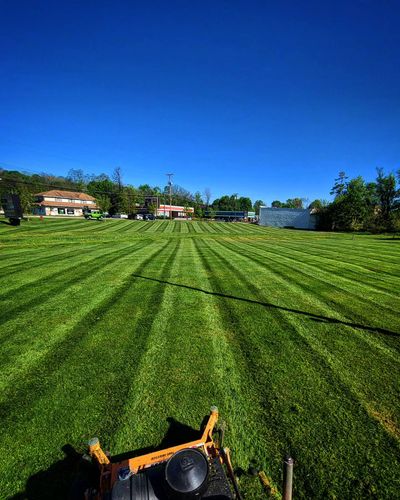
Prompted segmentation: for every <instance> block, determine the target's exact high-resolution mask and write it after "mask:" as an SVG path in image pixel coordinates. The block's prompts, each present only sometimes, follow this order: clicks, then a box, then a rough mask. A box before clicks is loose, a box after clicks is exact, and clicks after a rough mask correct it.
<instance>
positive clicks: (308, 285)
mask: <svg viewBox="0 0 400 500" xmlns="http://www.w3.org/2000/svg"><path fill="white" fill-rule="evenodd" d="M219 244H222V242H219ZM226 248H227V249H229V247H228V246H226ZM230 250H231V252H233V253H236V252H237V250H235V249H232V248H231V249H230ZM242 257H243V258H244V259H248V260H250V261H257V262H258V263H259V264H261V266H263V267H264V268H266V269H271V270H273V272H274V273H275V274H277V275H280V276H281V277H282V278H283V279H285V280H287V281H288V282H289V283H293V284H295V285H296V286H298V287H299V288H301V289H302V290H304V291H305V292H306V294H314V295H316V294H317V295H318V296H320V297H322V298H323V299H324V300H325V301H326V302H327V303H328V304H329V307H330V308H332V309H333V310H334V311H335V312H337V313H338V314H339V315H340V316H341V317H344V318H346V317H347V318H348V317H349V318H351V319H348V320H347V321H345V323H347V324H348V325H349V326H353V327H357V328H361V329H366V330H367V331H376V332H377V333H381V334H382V335H383V336H385V337H386V338H385V340H387V341H388V342H389V343H390V345H395V344H396V342H394V343H393V342H392V341H390V337H393V336H394V337H396V336H397V332H396V331H395V332H393V331H391V330H390V327H389V328H388V329H386V328H381V327H380V326H374V325H366V324H365V303H368V304H369V308H368V313H369V315H371V314H372V313H373V312H374V311H375V315H373V318H374V319H375V321H376V318H380V320H381V319H382V312H383V311H386V315H385V318H386V317H387V315H388V314H389V313H392V314H393V316H392V321H393V320H395V319H396V318H397V314H396V311H395V310H394V309H392V308H391V307H389V306H385V305H377V304H376V303H375V302H374V301H372V300H369V299H368V298H366V297H364V296H358V295H357V294H355V293H354V292H350V291H349V290H346V289H342V288H340V287H339V286H337V284H336V283H335V284H334V283H332V282H330V281H327V280H323V279H321V278H320V277H317V276H314V275H311V274H310V273H309V272H305V271H303V270H302V269H300V268H299V267H298V266H297V267H294V266H292V265H290V264H287V263H285V262H282V261H280V260H276V259H271V257H270V256H268V258H267V260H266V259H262V258H260V256H258V255H256V254H251V252H249V251H246V255H242ZM317 283H321V284H323V287H322V288H321V286H317ZM332 290H338V291H340V292H341V293H340V294H337V297H336V296H335V297H333V296H332V294H331V293H332ZM346 297H351V299H352V300H351V302H350V301H349V300H348V299H346ZM356 305H357V307H358V309H355V307H354V306H356ZM329 321H339V320H338V319H337V318H329ZM380 324H382V323H381V322H380Z"/></svg>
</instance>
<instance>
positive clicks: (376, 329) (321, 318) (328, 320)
mask: <svg viewBox="0 0 400 500" xmlns="http://www.w3.org/2000/svg"><path fill="white" fill-rule="evenodd" d="M132 276H134V277H136V278H141V279H144V280H149V281H156V282H158V283H164V284H165V285H170V286H177V287H180V288H186V289H188V290H192V291H195V292H201V293H204V294H206V295H214V296H216V297H222V298H225V299H232V300H238V301H240V302H247V303H250V304H256V305H259V306H262V307H266V308H270V309H278V310H280V311H285V312H290V313H294V314H299V315H302V316H306V317H308V318H309V319H311V320H313V321H317V322H319V323H332V324H339V325H343V326H350V327H351V328H358V329H360V330H365V331H368V332H374V333H381V334H383V335H389V336H392V337H398V336H400V333H399V332H392V331H391V330H386V329H385V328H379V327H374V326H367V325H362V324H360V323H352V322H350V321H342V320H340V319H336V318H330V317H328V316H321V315H319V314H314V313H310V312H307V311H301V310H299V309H292V308H290V307H284V306H277V305H276V304H271V303H270V302H261V301H259V300H254V299H247V298H246V297H236V296H235V295H229V294H225V293H220V292H212V291H210V290H204V289H202V288H196V287H193V286H189V285H183V284H181V283H173V282H171V281H164V280H160V279H157V278H151V277H149V276H141V275H139V274H132Z"/></svg>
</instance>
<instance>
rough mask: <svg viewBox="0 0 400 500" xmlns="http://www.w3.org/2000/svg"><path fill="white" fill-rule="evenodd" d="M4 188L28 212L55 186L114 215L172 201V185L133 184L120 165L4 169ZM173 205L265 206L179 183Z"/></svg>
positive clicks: (197, 210)
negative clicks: (54, 171)
mask: <svg viewBox="0 0 400 500" xmlns="http://www.w3.org/2000/svg"><path fill="white" fill-rule="evenodd" d="M0 177H1V178H2V179H3V181H2V182H0V189H2V190H3V191H4V190H7V191H9V192H10V191H11V192H13V193H16V194H18V195H19V196H20V199H21V204H22V206H23V210H24V213H30V212H31V210H32V208H33V204H34V194H36V193H40V192H44V191H49V190H52V189H59V190H71V191H81V192H85V193H88V194H90V195H91V196H93V197H94V198H95V199H96V203H97V205H98V207H99V208H100V209H101V210H102V211H103V212H108V213H110V214H111V215H113V214H116V213H126V214H134V213H135V211H136V210H137V208H138V206H141V205H143V204H144V203H146V205H147V209H148V210H149V211H150V212H153V213H154V212H155V211H156V209H157V206H156V200H158V202H159V203H160V204H166V205H168V204H169V202H170V186H169V185H166V186H163V187H159V186H150V185H149V184H141V185H139V186H136V187H135V186H132V185H130V184H125V183H124V182H123V173H122V169H121V168H120V167H117V168H115V169H114V171H113V173H112V175H111V176H109V175H108V174H104V173H101V174H99V175H88V174H85V172H84V171H83V170H82V169H71V170H70V171H69V172H68V174H67V176H65V177H63V176H54V175H51V174H47V173H41V174H32V175H30V174H26V173H22V172H19V171H16V170H0ZM171 201H172V204H173V205H178V206H183V207H193V208H194V215H195V216H196V217H203V216H204V215H205V213H206V212H207V211H216V210H245V211H252V210H256V211H257V213H258V210H259V207H260V206H262V205H264V202H263V201H261V200H257V201H256V202H255V204H254V206H253V204H252V202H251V200H250V198H245V197H238V196H237V195H235V194H234V195H231V196H228V195H225V196H222V197H221V198H218V199H215V200H214V201H213V202H212V203H211V190H210V188H205V189H204V192H203V193H200V192H199V191H196V192H195V193H191V192H190V191H188V190H187V189H185V188H183V187H182V186H179V185H172V186H171Z"/></svg>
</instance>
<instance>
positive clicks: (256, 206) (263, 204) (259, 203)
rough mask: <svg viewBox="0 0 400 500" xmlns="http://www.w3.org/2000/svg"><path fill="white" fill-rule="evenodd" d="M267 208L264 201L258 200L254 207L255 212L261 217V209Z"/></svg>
mask: <svg viewBox="0 0 400 500" xmlns="http://www.w3.org/2000/svg"><path fill="white" fill-rule="evenodd" d="M263 206H265V203H264V202H263V201H262V200H256V201H255V202H254V205H253V210H254V212H255V213H256V215H259V213H260V207H263Z"/></svg>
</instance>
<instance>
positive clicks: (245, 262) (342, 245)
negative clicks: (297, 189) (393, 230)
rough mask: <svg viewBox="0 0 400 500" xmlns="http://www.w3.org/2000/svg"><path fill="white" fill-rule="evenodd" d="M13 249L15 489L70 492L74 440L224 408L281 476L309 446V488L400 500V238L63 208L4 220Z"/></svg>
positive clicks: (131, 434) (8, 407)
mask: <svg viewBox="0 0 400 500" xmlns="http://www.w3.org/2000/svg"><path fill="white" fill-rule="evenodd" d="M0 253H1V259H0V280H1V289H0V297H1V300H2V302H1V309H0V353H1V358H0V359H1V361H0V362H1V367H2V370H1V372H0V373H1V375H0V423H1V428H2V432H1V434H0V469H1V471H2V473H1V475H0V492H1V494H0V497H4V498H7V497H10V496H12V495H14V494H17V493H18V492H23V491H25V492H26V494H27V495H28V496H30V498H63V495H64V496H66V495H67V492H63V490H64V489H65V488H66V480H65V477H64V478H63V473H62V470H61V469H60V467H57V466H55V465H54V464H57V462H58V461H60V460H62V458H63V452H62V451H61V447H62V446H63V445H65V444H67V443H68V444H70V445H72V446H73V447H75V448H76V449H77V450H78V451H80V452H81V451H84V448H85V442H86V441H87V439H88V438H90V437H92V436H93V435H97V436H99V437H100V439H101V442H102V443H103V444H104V446H105V447H106V448H107V449H110V450H111V452H112V453H120V452H123V451H126V450H130V449H137V448H141V447H145V446H151V445H156V444H158V443H159V442H160V441H161V440H162V438H163V436H164V434H165V433H166V431H167V429H168V425H169V424H168V422H167V420H166V419H167V417H173V418H174V419H176V420H178V421H180V422H181V423H184V424H187V425H190V426H192V427H194V428H197V427H198V426H199V424H200V422H201V420H202V418H203V416H204V415H205V414H206V413H207V412H208V409H209V406H210V405H211V404H217V405H218V406H219V408H220V412H221V415H222V417H223V418H224V419H225V420H226V422H227V425H228V431H227V441H228V445H229V446H230V448H231V449H232V452H233V459H234V462H235V466H236V467H241V468H242V469H243V470H247V468H248V466H249V464H250V462H251V461H255V462H256V463H257V465H258V466H259V467H261V468H263V469H264V470H265V471H266V473H267V474H268V476H270V477H271V478H272V480H273V482H274V483H275V484H276V485H278V486H279V485H280V482H281V475H280V474H281V460H282V457H283V455H284V454H285V453H288V452H289V453H291V454H292V455H293V456H294V458H295V460H296V464H297V465H296V471H295V490H296V491H295V493H296V497H297V498H310V497H314V498H335V497H337V498H368V497H378V498H395V497H396V495H397V492H398V491H399V481H400V472H399V469H400V468H399V428H400V424H399V413H400V411H399V407H400V405H399V393H400V387H399V380H400V377H399V375H400V373H399V372H400V369H399V365H400V356H399V333H400V318H399V309H400V308H399V306H400V300H399V296H400V279H399V278H400V259H399V257H400V245H399V241H397V240H390V239H385V237H377V236H365V235H363V236H356V237H355V238H353V236H352V235H347V234H335V233H327V234H324V233H308V232H300V231H290V230H277V229H267V228H261V227H256V226H249V225H243V224H219V223H207V222H194V221H192V222H181V221H175V222H169V221H157V222H139V221H111V220H107V221H105V222H97V221H91V222H88V221H75V220H65V219H63V220H55V221H50V220H45V221H43V222H41V221H39V220H35V221H31V222H29V223H24V224H23V225H22V226H21V227H19V228H15V227H11V226H7V225H5V224H0ZM40 471H46V472H43V473H40ZM241 483H242V486H243V488H244V490H245V491H244V492H245V494H246V495H247V498H260V494H261V493H260V486H259V484H258V482H257V479H250V478H248V477H246V478H245V477H242V479H241Z"/></svg>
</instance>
